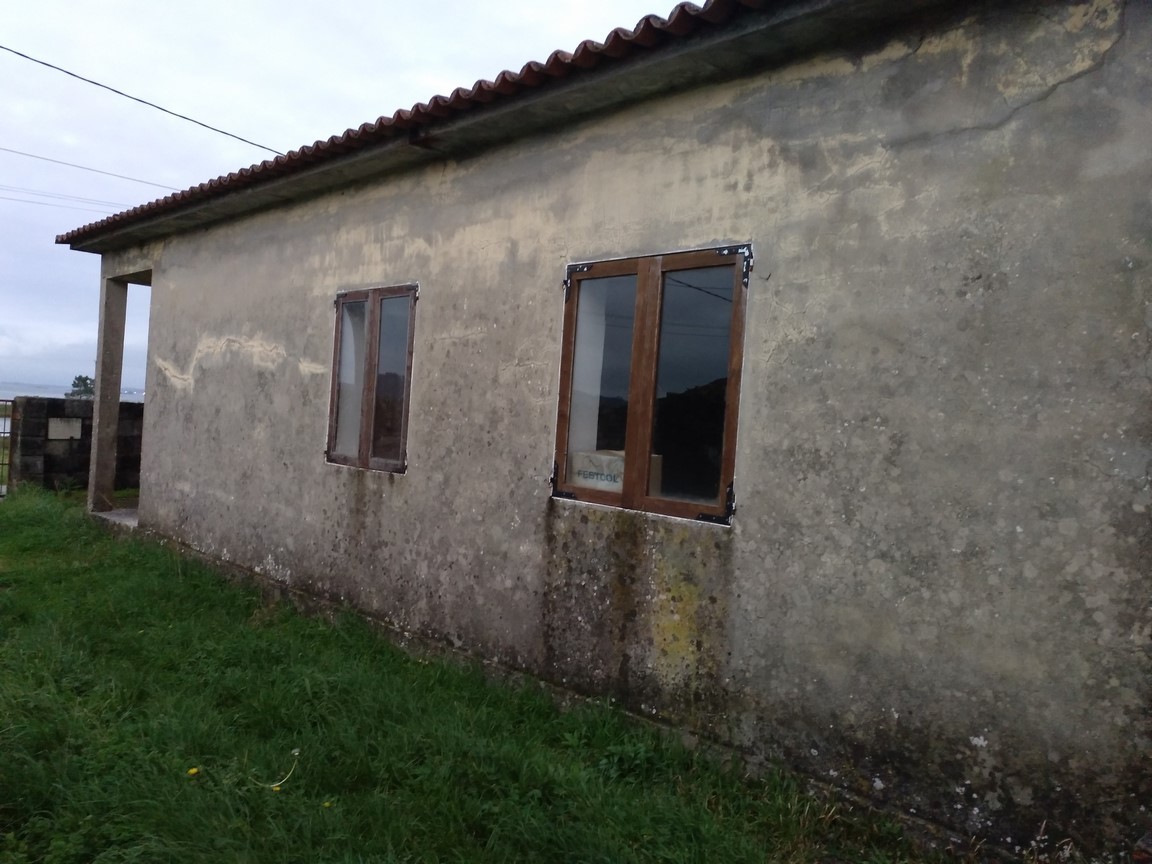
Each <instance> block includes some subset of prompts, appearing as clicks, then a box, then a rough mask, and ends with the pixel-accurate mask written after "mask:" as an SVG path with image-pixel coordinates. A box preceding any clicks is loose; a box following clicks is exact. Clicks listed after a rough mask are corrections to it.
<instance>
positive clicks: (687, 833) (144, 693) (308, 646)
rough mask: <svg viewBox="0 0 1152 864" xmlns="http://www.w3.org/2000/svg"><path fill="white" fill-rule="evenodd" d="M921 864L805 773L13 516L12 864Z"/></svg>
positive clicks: (7, 560)
mask: <svg viewBox="0 0 1152 864" xmlns="http://www.w3.org/2000/svg"><path fill="white" fill-rule="evenodd" d="M297 750H298V751H299V756H298V757H297V756H294V755H293V753H294V751H297ZM285 775H288V776H287V777H286V776H285ZM276 781H281V782H279V786H278V789H274V788H272V784H273V783H276ZM913 860H924V859H921V858H918V857H917V856H916V855H915V853H913V852H912V851H911V849H910V847H909V846H908V844H907V843H906V842H905V841H903V840H902V839H901V836H900V832H899V830H898V829H897V828H896V827H894V826H893V825H892V824H891V823H887V822H884V821H881V820H879V819H877V818H875V817H872V816H870V815H868V814H865V813H862V812H857V811H853V810H852V809H851V808H849V807H846V806H845V805H832V804H829V803H826V802H823V803H822V802H820V801H817V800H815V799H812V798H809V797H806V796H805V795H804V794H802V792H801V791H800V784H799V783H798V782H797V781H795V780H794V779H790V778H789V777H787V776H784V775H775V774H774V775H771V776H768V777H766V778H763V779H760V780H755V781H751V780H746V779H744V778H743V777H742V776H741V775H740V774H739V773H738V772H736V771H732V770H725V769H723V768H722V767H720V766H718V765H717V764H715V763H714V762H713V761H711V760H709V759H707V758H705V757H703V756H702V755H700V754H699V753H692V752H688V751H686V750H685V749H683V748H682V747H681V746H680V745H679V744H678V743H675V742H674V740H673V739H672V737H670V736H668V735H661V734H660V733H658V732H657V731H654V730H653V729H651V728H650V727H647V726H644V725H640V724H637V723H635V722H633V721H631V720H630V719H629V718H627V717H624V716H622V715H620V714H619V713H616V712H614V711H612V710H610V709H609V708H607V707H604V706H597V705H586V706H583V707H579V708H576V709H573V710H569V711H560V710H558V709H557V708H556V707H555V705H554V703H553V701H552V700H551V698H550V697H549V696H548V695H547V694H546V693H545V692H543V691H542V690H541V689H540V688H537V687H534V686H522V687H511V686H508V685H505V684H494V683H491V682H490V681H489V680H486V678H485V676H484V675H483V674H482V672H481V671H479V670H478V669H477V668H474V667H470V666H466V665H460V664H456V663H444V662H422V661H419V660H415V659H412V658H410V657H409V656H407V655H405V654H403V653H401V652H400V651H399V650H397V649H395V648H393V647H391V646H389V645H388V644H387V643H385V642H384V641H383V640H382V639H381V638H379V637H378V636H377V635H376V634H374V633H373V632H372V631H371V630H370V629H369V628H368V626H367V625H365V624H364V623H363V622H361V621H360V620H358V619H356V618H355V617H353V616H348V617H346V618H344V619H341V620H340V621H338V622H337V623H336V624H330V623H326V622H325V621H323V620H320V619H316V618H307V617H304V616H302V615H299V614H297V613H296V612H294V611H293V610H291V609H288V608H284V607H281V606H272V607H269V606H266V605H265V604H263V603H262V601H261V600H260V598H259V595H258V594H257V593H256V592H254V591H252V590H245V589H242V588H238V587H236V586H234V585H231V584H228V583H225V582H223V581H222V579H221V577H220V576H219V575H217V574H216V573H214V572H213V571H212V570H211V569H209V568H207V567H205V566H203V565H201V564H198V563H194V562H190V561H188V560H185V559H182V558H181V557H179V556H177V555H176V554H174V553H173V552H171V551H169V550H167V549H165V548H163V547H161V546H159V545H157V544H153V543H148V542H142V541H138V540H123V539H116V538H114V537H112V536H111V535H109V534H107V533H105V532H103V531H101V530H100V529H98V528H97V527H95V526H94V525H93V524H92V523H91V522H90V521H89V519H88V518H87V517H86V516H84V514H83V512H82V510H81V509H80V508H79V507H77V506H76V505H75V504H71V503H68V502H67V501H65V500H63V499H61V498H59V497H57V496H54V495H51V494H49V493H45V492H40V491H33V490H28V489H21V490H16V491H15V493H14V494H13V495H12V496H11V497H10V498H9V499H8V500H6V501H4V502H3V503H0V864H17V862H21V864H23V862H34V861H35V862H52V864H69V862H101V864H109V862H130V861H141V862H144V861H147V862H153V861H160V862H163V861H180V862H199V861H204V862H220V861H228V862H265V861H266V862H277V864H284V862H320V861H324V862H402V861H412V862H416V861H420V862H435V861H445V862H448V861H459V862H488V861H491V862H497V861H499V862H505V861H525V862H613V864H615V862H632V861H636V862H640V861H652V862H676V861H684V862H744V861H747V862H753V861H754V862H763V861H780V862H785V861H786V862H825V861H851V862H899V861H913Z"/></svg>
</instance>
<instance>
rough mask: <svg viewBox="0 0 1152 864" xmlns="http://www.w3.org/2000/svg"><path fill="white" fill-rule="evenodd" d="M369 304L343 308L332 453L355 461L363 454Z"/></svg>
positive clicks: (347, 305) (342, 305) (361, 303)
mask: <svg viewBox="0 0 1152 864" xmlns="http://www.w3.org/2000/svg"><path fill="white" fill-rule="evenodd" d="M367 310H368V304H367V303H366V302H365V301H363V300H359V301H356V302H354V303H341V304H340V361H339V368H338V369H337V370H336V440H335V441H334V442H333V444H332V452H333V453H334V454H335V455H337V456H351V457H355V456H356V455H357V454H358V453H359V451H360V411H361V405H362V404H363V401H364V327H365V315H366V313H367Z"/></svg>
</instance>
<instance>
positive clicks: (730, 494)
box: [696, 483, 736, 525]
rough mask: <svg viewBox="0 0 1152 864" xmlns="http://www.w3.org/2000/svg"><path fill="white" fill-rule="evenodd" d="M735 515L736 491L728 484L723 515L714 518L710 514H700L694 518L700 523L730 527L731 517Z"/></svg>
mask: <svg viewBox="0 0 1152 864" xmlns="http://www.w3.org/2000/svg"><path fill="white" fill-rule="evenodd" d="M735 513H736V490H735V489H734V488H733V486H732V484H731V483H729V484H728V491H727V493H726V494H725V496H724V515H722V516H716V515H713V514H711V513H701V514H700V515H699V516H697V517H696V518H697V519H698V520H699V521H701V522H712V523H714V524H716V525H731V524H732V516H733V515H734V514H735Z"/></svg>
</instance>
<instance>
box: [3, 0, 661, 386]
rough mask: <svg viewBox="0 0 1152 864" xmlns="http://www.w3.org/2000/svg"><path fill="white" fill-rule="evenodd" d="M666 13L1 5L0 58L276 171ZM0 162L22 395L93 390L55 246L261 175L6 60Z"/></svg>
mask: <svg viewBox="0 0 1152 864" xmlns="http://www.w3.org/2000/svg"><path fill="white" fill-rule="evenodd" d="M672 5H673V3H672V2H671V0H664V2H663V3H659V2H657V0H584V2H557V0H500V2H491V3H476V2H473V3H468V2H463V0H421V2H418V3H411V2H394V0H377V2H358V0H350V2H344V3H313V2H308V3H305V2H301V0H274V2H273V0H195V2H192V0H173V2H163V3H161V2H156V0H102V2H98V3H97V2H85V3H77V2H75V0H37V2H14V3H10V4H7V6H6V8H5V10H4V14H3V16H2V17H0V45H4V46H6V47H7V48H11V49H15V50H17V51H20V52H23V53H25V54H29V55H31V56H33V57H35V58H37V59H40V60H44V61H46V62H49V63H52V64H54V65H57V66H61V67H63V68H65V69H68V70H70V71H72V72H75V73H76V74H78V75H83V76H84V77H86V78H92V79H94V80H96V81H100V82H101V83H104V84H107V85H108V86H111V87H115V88H117V89H119V90H123V91H125V92H127V93H130V94H132V95H133V96H137V97H139V98H141V99H146V100H148V101H150V102H155V103H157V104H159V105H162V106H164V107H165V108H168V109H170V110H172V111H176V112H179V113H181V114H186V115H188V116H190V117H193V118H195V119H197V120H200V121H202V122H204V123H208V124H210V125H212V126H216V127H219V128H221V129H224V130H227V131H228V132H232V133H234V134H236V135H239V136H241V137H244V138H247V139H250V140H252V141H255V142H257V143H260V144H264V145H267V146H268V147H272V148H275V149H276V150H280V151H282V152H287V151H288V150H291V149H296V148H298V147H300V146H302V145H304V144H311V143H312V142H314V141H316V140H319V139H325V138H328V137H329V136H330V135H338V134H340V133H342V132H343V131H344V130H345V129H347V128H350V127H356V126H359V125H360V124H361V123H363V122H366V121H371V120H375V119H376V118H377V117H379V116H381V115H391V114H392V113H393V112H394V111H396V110H397V109H399V108H409V107H411V106H412V105H413V104H415V103H416V102H424V101H427V100H428V99H429V98H430V97H431V96H433V95H435V94H447V93H449V92H451V91H452V90H453V89H454V88H456V87H460V86H464V87H469V86H471V85H472V84H473V83H474V82H475V81H476V80H477V79H480V78H487V79H492V78H494V77H495V76H496V74H497V73H499V72H500V71H501V70H504V69H509V68H511V69H516V70H518V69H519V68H520V67H521V66H523V65H524V63H526V62H527V61H529V60H544V59H545V58H546V57H547V56H548V54H550V53H551V52H552V51H553V50H555V49H557V48H562V49H565V50H571V49H573V48H574V47H575V46H576V45H577V44H578V43H579V42H580V41H582V40H583V39H589V38H592V39H597V40H603V38H604V37H605V36H606V35H607V34H608V32H609V31H610V30H612V29H613V28H614V27H628V28H631V27H633V26H635V24H636V22H637V21H638V20H639V19H640V18H641V17H642V16H643V15H645V14H647V13H650V12H655V13H658V14H661V15H666V14H667V13H668V12H669V11H670V10H671V8H672ZM0 148H5V149H4V150H0V225H2V228H3V230H0V381H9V382H11V381H19V382H27V383H32V384H68V383H70V382H71V380H72V378H73V376H74V375H77V374H84V375H92V374H94V370H95V363H96V331H97V305H98V298H99V287H100V286H99V258H98V256H96V255H91V254H86V253H83V252H72V251H70V250H69V249H68V248H67V247H66V246H57V245H56V244H55V242H54V241H55V237H56V235H57V234H61V233H64V232H66V231H70V230H72V229H73V228H77V227H80V226H81V225H85V224H88V223H89V222H93V221H97V220H99V219H101V218H103V217H104V216H107V215H110V214H112V213H115V212H119V211H120V210H125V209H127V208H128V207H132V206H135V205H137V204H142V203H144V202H146V201H151V200H153V199H155V198H158V197H163V196H164V195H165V194H167V190H165V189H163V188H160V187H161V186H163V187H171V188H172V189H185V188H187V187H189V186H193V185H195V184H198V183H200V182H203V181H205V180H209V179H211V178H214V177H217V176H219V175H221V174H227V173H228V172H230V171H235V170H236V169H238V168H241V167H245V166H247V165H251V164H254V163H257V162H260V161H262V160H263V159H264V158H265V157H267V156H269V155H270V154H268V153H267V152H266V151H263V150H260V149H258V148H256V147H252V146H249V145H247V144H242V143H240V142H238V141H235V140H233V139H230V138H227V137H225V136H223V135H219V134H217V133H214V132H210V131H208V130H206V129H202V128H200V127H199V126H195V125H193V124H191V123H188V122H186V121H184V120H179V119H176V118H175V117H170V116H168V115H166V114H163V113H161V112H159V111H156V110H155V109H153V108H148V107H146V106H144V105H139V104H137V103H135V102H131V101H129V100H127V99H125V98H123V97H121V96H117V95H115V94H113V93H109V92H107V91H104V90H101V89H99V88H96V87H93V86H92V85H91V84H86V83H84V82H82V81H77V80H75V79H73V78H70V77H68V76H66V75H64V74H62V73H60V72H57V71H55V70H52V69H47V68H45V67H43V66H39V65H37V64H35V63H32V62H30V61H28V60H25V59H22V58H20V57H17V56H15V55H13V54H10V53H8V52H7V51H0ZM10 150H17V151H22V152H24V153H30V154H35V155H37V156H41V157H47V158H49V159H55V160H60V161H64V162H72V163H76V164H79V165H84V166H88V167H91V168H97V169H100V170H101V171H106V172H111V173H114V174H121V175H125V176H128V177H132V178H136V179H138V180H143V181H148V183H152V184H159V186H156V185H146V184H144V183H139V182H132V181H130V180H122V179H117V178H114V177H108V176H104V175H101V174H96V173H92V172H90V171H82V170H78V169H75V168H69V167H65V166H63V165H57V164H53V163H51V162H45V161H42V160H40V159H33V158H29V157H27V156H21V155H17V154H15V153H11V152H7V151H10ZM50 196H73V197H72V198H67V197H50ZM74 198H83V199H90V200H88V201H78V200H74ZM9 199H22V200H21V201H14V200H9ZM93 201H99V202H111V203H92V202H93ZM27 202H35V203H27ZM66 208H76V209H66ZM147 315H148V289H147V288H139V287H137V286H132V287H131V288H130V289H129V321H128V332H127V335H126V337H125V368H124V386H126V387H140V386H142V385H143V382H144V365H145V356H144V355H145V340H146V337H147Z"/></svg>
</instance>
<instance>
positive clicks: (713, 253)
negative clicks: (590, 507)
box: [552, 244, 753, 525]
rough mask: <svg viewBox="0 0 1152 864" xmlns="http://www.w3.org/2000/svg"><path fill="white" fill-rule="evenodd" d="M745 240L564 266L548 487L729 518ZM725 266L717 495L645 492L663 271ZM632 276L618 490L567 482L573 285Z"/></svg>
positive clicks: (558, 492)
mask: <svg viewBox="0 0 1152 864" xmlns="http://www.w3.org/2000/svg"><path fill="white" fill-rule="evenodd" d="M752 264H753V255H752V245H751V244H742V245H730V246H718V247H713V248H708V249H697V250H693V251H689V252H673V253H667V254H660V255H645V256H638V257H635V258H621V259H615V260H611V261H595V262H586V263H579V264H570V265H569V266H568V272H567V278H565V280H564V341H563V348H562V351H561V357H560V404H559V409H558V412H557V422H556V453H555V461H554V463H553V475H552V494H553V495H554V496H555V497H558V498H572V499H576V500H579V501H587V502H590V503H593V504H603V505H606V506H609V507H620V508H623V509H626V510H639V511H643V512H646V513H657V514H661V515H665V516H676V517H680V518H684V519H698V520H702V521H707V522H714V523H718V524H722V525H730V524H731V519H732V514H733V513H734V512H735V509H736V506H735V492H734V474H735V467H736V427H737V417H738V412H739V405H740V374H741V370H742V368H743V358H744V312H745V301H746V297H745V295H746V294H747V288H748V279H749V274H750V272H751V270H752ZM725 265H732V273H733V286H732V317H731V319H730V327H731V329H730V331H729V339H730V341H729V349H728V383H727V387H726V389H725V408H724V436H723V450H722V454H721V459H720V487H719V488H720V494H719V498H718V500H717V501H716V502H715V503H713V504H705V503H697V502H692V501H684V500H678V499H674V498H662V497H659V496H653V495H649V494H648V491H647V490H648V489H649V472H650V469H651V463H650V460H649V456H650V454H651V451H652V437H653V419H654V412H655V406H656V400H655V394H656V373H657V361H658V351H659V338H660V313H661V308H662V303H663V290H664V279H663V277H664V274H665V273H669V272H674V271H677V270H691V269H697V268H704V267H722V266H725ZM630 275H635V276H636V313H635V323H634V325H633V326H634V329H633V335H632V360H631V372H630V378H629V390H628V393H629V399H628V424H627V432H626V440H625V445H624V452H625V459H624V478H623V483H622V491H620V492H609V491H605V490H599V489H588V488H586V487H583V486H576V485H574V484H572V483H570V482H569V481H568V477H567V471H568V435H569V425H570V420H571V416H570V415H571V402H572V377H573V359H574V354H575V348H576V316H577V307H578V305H579V295H580V289H581V285H582V283H583V281H584V280H585V279H598V278H603V277H608V276H630Z"/></svg>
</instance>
